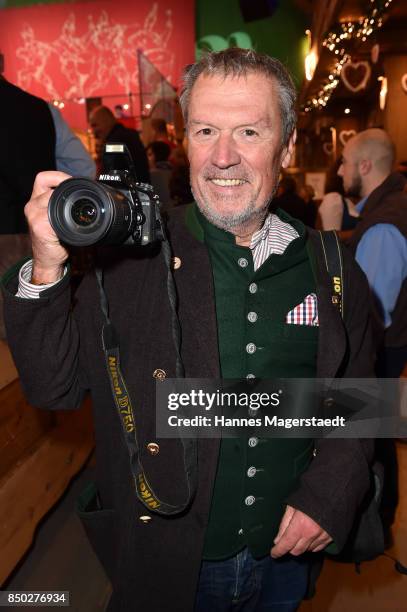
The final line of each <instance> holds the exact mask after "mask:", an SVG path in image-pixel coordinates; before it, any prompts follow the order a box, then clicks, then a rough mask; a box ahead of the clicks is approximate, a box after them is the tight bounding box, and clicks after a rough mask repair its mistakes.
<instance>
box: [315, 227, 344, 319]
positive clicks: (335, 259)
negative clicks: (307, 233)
mask: <svg viewBox="0 0 407 612" xmlns="http://www.w3.org/2000/svg"><path fill="white" fill-rule="evenodd" d="M319 237H320V239H321V245H322V251H323V253H324V258H325V265H326V269H327V271H328V274H329V276H330V277H331V281H332V303H333V304H335V306H336V307H337V308H339V312H340V313H341V316H342V317H343V312H344V311H343V308H344V299H343V264H342V253H341V249H340V246H339V240H338V235H337V233H336V232H335V231H333V230H332V231H329V232H319Z"/></svg>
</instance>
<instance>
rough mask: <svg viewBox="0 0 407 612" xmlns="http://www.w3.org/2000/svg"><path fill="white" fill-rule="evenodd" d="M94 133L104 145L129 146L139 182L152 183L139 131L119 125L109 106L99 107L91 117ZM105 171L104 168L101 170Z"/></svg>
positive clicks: (93, 111) (90, 121)
mask: <svg viewBox="0 0 407 612" xmlns="http://www.w3.org/2000/svg"><path fill="white" fill-rule="evenodd" d="M89 125H90V127H91V129H92V132H93V134H94V136H95V138H96V140H98V141H99V142H100V144H102V145H104V144H105V143H106V142H112V143H123V144H125V145H126V146H127V148H128V150H129V152H130V155H131V157H132V159H133V163H134V167H135V171H136V176H137V180H139V181H141V182H142V183H149V182H150V172H149V168H148V159H147V154H146V151H145V149H144V146H143V143H142V142H141V139H140V136H139V133H138V132H137V130H132V129H130V128H127V127H125V126H124V125H122V124H121V123H119V122H118V121H117V119H116V117H115V116H114V115H113V113H112V111H111V110H110V108H108V107H107V106H97V107H96V108H94V109H93V110H92V112H91V113H90V115H89ZM101 170H102V171H103V168H101Z"/></svg>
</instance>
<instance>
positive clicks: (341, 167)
mask: <svg viewBox="0 0 407 612" xmlns="http://www.w3.org/2000/svg"><path fill="white" fill-rule="evenodd" d="M337 175H338V176H343V164H341V165H340V166H339V168H338V172H337Z"/></svg>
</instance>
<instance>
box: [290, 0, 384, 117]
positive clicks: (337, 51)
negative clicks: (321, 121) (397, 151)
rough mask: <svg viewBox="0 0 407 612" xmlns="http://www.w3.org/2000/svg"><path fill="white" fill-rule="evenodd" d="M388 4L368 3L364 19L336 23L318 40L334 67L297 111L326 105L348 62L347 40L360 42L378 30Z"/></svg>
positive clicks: (377, 1)
mask: <svg viewBox="0 0 407 612" xmlns="http://www.w3.org/2000/svg"><path fill="white" fill-rule="evenodd" d="M391 2H392V0H370V2H369V6H368V7H367V14H366V16H365V17H361V18H360V19H359V20H358V21H348V22H341V23H338V24H337V25H336V26H335V27H334V28H333V29H332V30H330V31H329V32H328V34H327V35H326V36H325V38H324V40H323V41H322V46H323V47H326V48H327V49H328V51H330V52H331V53H332V54H333V55H334V56H336V59H335V64H334V66H333V68H332V69H331V71H330V74H329V76H328V77H327V78H326V79H325V80H324V81H323V82H322V84H321V86H320V88H319V90H318V92H317V93H316V94H314V95H313V96H312V97H311V98H309V99H308V100H307V101H306V102H305V103H304V104H303V105H302V108H301V110H303V111H305V112H306V113H308V112H310V111H312V110H314V109H318V108H323V107H325V106H326V105H327V104H328V101H329V99H330V97H331V96H332V94H333V92H334V91H335V89H336V87H337V86H338V85H339V80H340V75H341V71H342V68H343V66H344V64H346V62H348V61H350V60H351V55H350V53H349V47H350V43H351V41H355V40H359V41H361V42H362V43H364V42H365V41H366V40H367V39H368V38H369V36H371V35H372V34H373V33H374V32H376V31H377V30H378V29H380V28H381V27H382V25H383V16H384V14H385V13H386V11H387V9H388V7H389V6H390V4H391Z"/></svg>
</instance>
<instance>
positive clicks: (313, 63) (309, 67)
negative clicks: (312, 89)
mask: <svg viewBox="0 0 407 612" xmlns="http://www.w3.org/2000/svg"><path fill="white" fill-rule="evenodd" d="M317 63H318V56H317V54H316V51H315V50H312V51H310V52H309V53H307V55H306V56H305V60H304V68H305V78H306V79H307V81H312V77H313V76H314V73H315V68H316V67H317Z"/></svg>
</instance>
